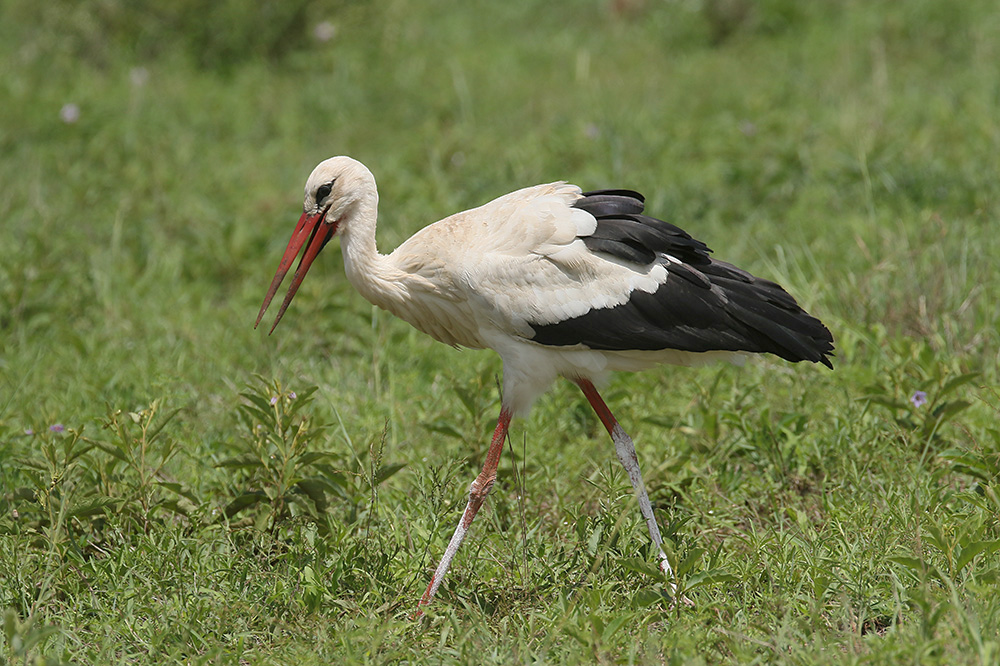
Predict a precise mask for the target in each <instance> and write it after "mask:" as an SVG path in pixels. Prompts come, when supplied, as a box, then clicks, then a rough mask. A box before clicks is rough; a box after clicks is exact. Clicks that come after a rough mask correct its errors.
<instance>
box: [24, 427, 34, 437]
mask: <svg viewBox="0 0 1000 666" xmlns="http://www.w3.org/2000/svg"><path fill="white" fill-rule="evenodd" d="M24 434H25V435H34V434H35V431H34V430H32V429H31V428H25V429H24Z"/></svg>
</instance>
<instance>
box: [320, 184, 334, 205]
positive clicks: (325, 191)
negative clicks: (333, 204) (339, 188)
mask: <svg viewBox="0 0 1000 666" xmlns="http://www.w3.org/2000/svg"><path fill="white" fill-rule="evenodd" d="M332 189H333V181H332V180H331V181H330V182H329V183H323V184H322V185H320V186H319V189H318V190H316V203H317V204H319V202H320V201H322V200H323V199H326V198H327V197H328V196H329V195H330V190H332Z"/></svg>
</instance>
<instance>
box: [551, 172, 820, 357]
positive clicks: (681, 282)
mask: <svg viewBox="0 0 1000 666" xmlns="http://www.w3.org/2000/svg"><path fill="white" fill-rule="evenodd" d="M643 205H644V199H643V197H642V195H641V194H638V193H637V192H633V191H631V190H600V191H596V192H588V193H585V194H584V195H583V197H582V198H581V199H579V200H578V201H577V202H576V203H575V204H574V206H576V207H577V208H581V209H583V210H585V211H587V212H588V213H590V214H591V215H593V216H594V217H595V218H597V229H596V230H595V231H594V233H593V234H591V235H589V236H584V237H582V240H583V242H584V243H585V244H586V246H587V248H588V249H589V250H590V251H591V252H599V253H603V254H606V255H608V256H610V257H614V258H615V259H617V260H619V261H624V262H630V263H634V264H636V265H637V266H639V267H648V266H649V265H650V264H652V263H654V262H660V263H662V264H663V266H664V267H665V268H666V269H667V281H666V282H665V283H664V284H663V285H662V286H661V287H660V288H659V289H658V290H657V291H655V292H653V293H645V292H641V291H634V292H632V294H631V295H630V298H629V300H628V301H627V302H625V303H623V304H621V305H618V306H616V307H613V308H603V309H598V310H591V311H590V312H588V313H586V314H584V315H581V316H579V317H574V318H572V319H566V320H564V321H560V322H557V323H554V324H544V325H541V324H540V325H532V329H533V330H534V336H533V338H532V339H533V340H534V341H535V342H538V343H540V344H544V345H552V346H572V345H586V346H587V347H590V348H591V349H600V350H618V351H621V350H631V349H634V350H650V351H652V350H662V349H678V350H681V351H692V352H707V351H746V352H757V353H771V354H776V355H777V356H780V357H781V358H784V359H787V360H789V361H812V362H814V363H816V362H818V363H823V364H824V365H827V366H829V367H833V365H832V364H831V362H830V359H829V358H828V357H829V356H830V355H831V354H832V353H833V336H832V335H831V334H830V331H829V330H828V329H827V328H826V326H824V325H823V323H822V322H820V321H819V320H818V319H816V318H815V317H813V316H811V315H809V314H808V313H807V312H805V311H804V310H803V309H802V308H801V307H799V304H798V303H797V302H796V301H795V299H794V298H793V297H792V296H791V295H790V294H789V293H788V292H786V291H785V290H784V289H782V288H781V287H780V286H779V285H778V284H776V283H774V282H771V281H769V280H764V279H761V278H758V277H754V276H753V275H751V274H750V273H748V272H746V271H744V270H742V269H740V268H737V267H736V266H733V265H732V264H727V263H725V262H723V261H716V260H715V259H712V258H711V257H710V256H709V253H710V252H711V250H710V249H709V248H708V246H707V245H705V244H704V243H702V242H701V241H699V240H696V239H694V238H692V237H691V236H690V235H689V234H688V233H687V232H686V231H684V230H683V229H681V228H679V227H677V226H674V225H673V224H670V223H669V222H664V221H663V220H658V219H656V218H653V217H649V216H647V215H642V214H641V213H642V210H643ZM667 257H672V258H673V261H672V260H671V259H668V258H667Z"/></svg>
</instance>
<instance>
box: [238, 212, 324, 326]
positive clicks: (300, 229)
mask: <svg viewBox="0 0 1000 666" xmlns="http://www.w3.org/2000/svg"><path fill="white" fill-rule="evenodd" d="M328 210H329V209H326V210H322V211H320V212H318V213H314V214H313V215H309V214H308V213H302V217H300V218H299V223H298V224H296V225H295V231H294V232H292V238H291V240H289V241H288V247H286V248H285V254H284V256H282V257H281V263H279V264H278V270H277V272H276V273H275V274H274V279H273V280H271V286H270V287H269V288H268V290H267V296H265V297H264V303H263V304H262V305H261V306H260V312H259V313H258V314H257V322H256V323H255V324H254V325H253V327H254V328H257V326H258V325H259V324H260V320H261V318H263V316H264V311H265V310H267V306H268V305H270V304H271V299H272V298H274V293H275V292H276V291H278V287H279V286H281V281H282V280H284V279H285V274H286V273H287V272H288V269H289V268H290V267H291V265H292V262H293V261H295V257H296V256H297V255H298V254H299V251H300V250H301V249H302V247H303V246H306V251H305V254H303V255H302V259H301V260H300V261H299V266H298V268H296V269H295V275H293V276H292V284H291V286H289V287H288V293H287V294H285V300H284V301H283V302H282V303H281V309H280V310H278V316H277V317H275V319H274V325H272V326H271V330H270V331H268V335H270V334H271V333H273V332H274V329H275V327H276V326H277V325H278V322H279V321H281V317H282V316H283V315H284V314H285V310H287V309H288V304H289V303H291V302H292V298H294V296H295V292H297V291H298V290H299V285H300V284H302V280H303V278H305V276H306V273H308V272H309V267H310V266H312V263H313V260H315V259H316V257H317V255H319V251H320V250H322V249H323V246H324V245H326V244H327V243H328V242H329V240H330V239H331V238H333V234H334V233H335V232H336V231H337V222H336V221H334V222H328V221H327V219H326V213H327V211H328Z"/></svg>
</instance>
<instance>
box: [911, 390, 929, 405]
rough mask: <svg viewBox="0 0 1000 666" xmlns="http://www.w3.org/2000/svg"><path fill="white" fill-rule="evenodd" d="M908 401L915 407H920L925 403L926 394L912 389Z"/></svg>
mask: <svg viewBox="0 0 1000 666" xmlns="http://www.w3.org/2000/svg"><path fill="white" fill-rule="evenodd" d="M910 402H912V403H913V406H914V407H916V408H917V409H920V408H921V407H923V406H924V405H926V404H927V394H926V393H925V392H923V391H914V392H913V395H911V396H910Z"/></svg>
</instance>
